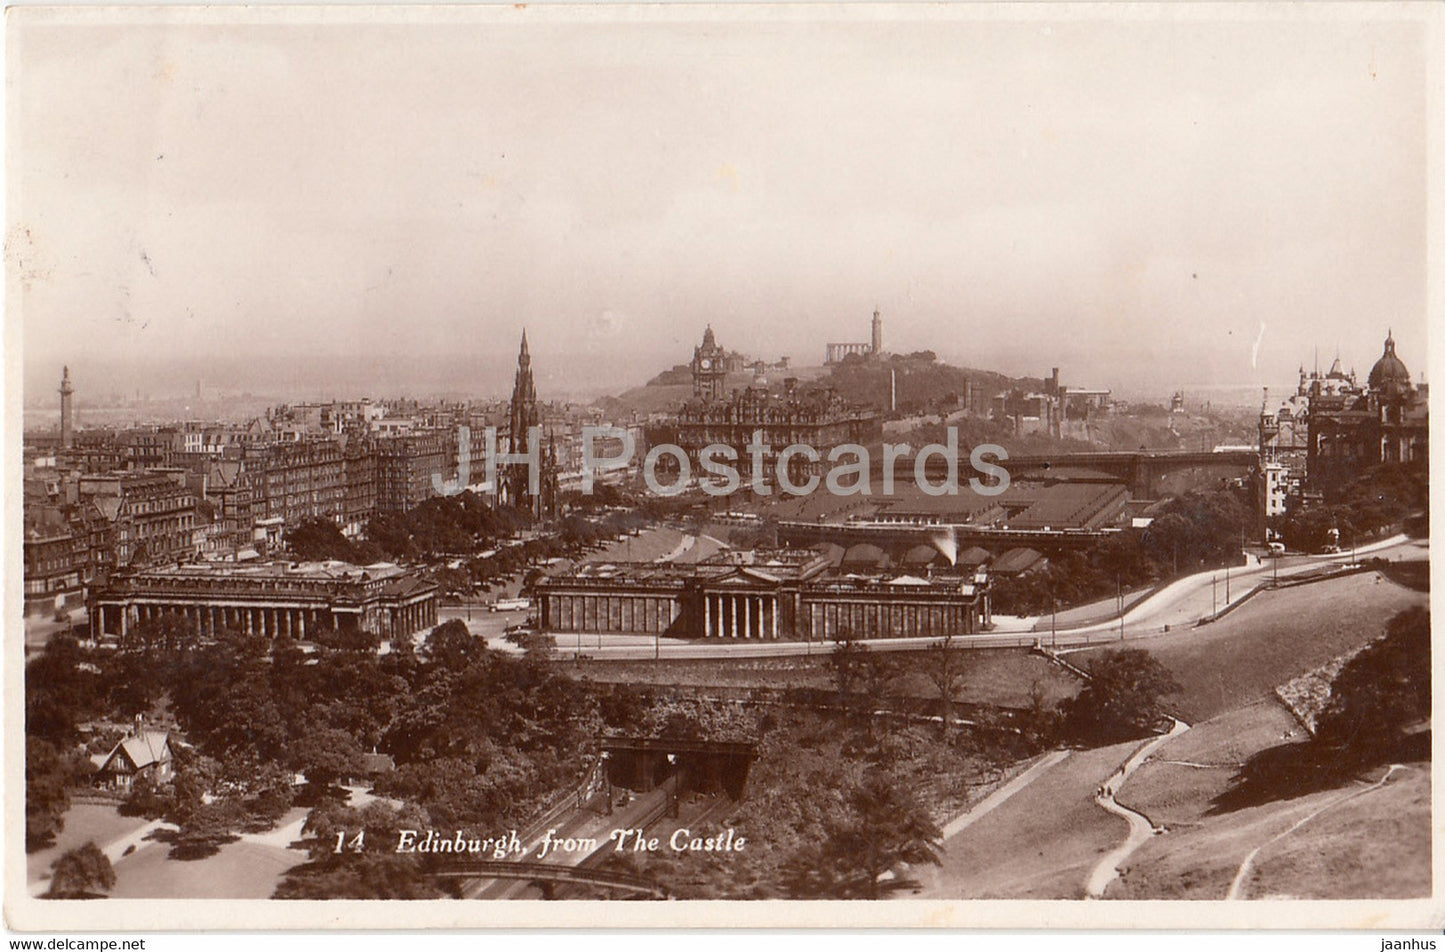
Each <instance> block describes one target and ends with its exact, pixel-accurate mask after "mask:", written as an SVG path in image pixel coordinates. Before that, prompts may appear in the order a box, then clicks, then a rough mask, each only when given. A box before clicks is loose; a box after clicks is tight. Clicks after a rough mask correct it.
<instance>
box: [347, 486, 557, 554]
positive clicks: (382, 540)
mask: <svg viewBox="0 0 1445 952" xmlns="http://www.w3.org/2000/svg"><path fill="white" fill-rule="evenodd" d="M530 523H531V517H530V516H529V515H528V514H527V513H525V512H523V511H521V510H517V509H512V508H510V507H505V506H500V507H499V506H493V505H491V504H490V503H488V502H487V501H486V500H485V499H484V498H483V497H481V496H478V495H477V494H475V493H473V492H471V491H469V490H468V491H465V492H461V493H458V494H457V495H455V496H433V497H432V498H430V499H427V500H425V501H424V502H422V503H421V504H420V505H419V506H417V507H416V508H414V509H411V510H408V511H407V512H406V513H404V514H397V513H378V514H377V515H375V516H373V517H372V518H371V520H370V521H369V522H368V524H367V528H366V538H367V540H368V541H369V542H371V543H372V544H374V545H375V546H376V547H377V549H378V550H379V551H380V552H381V553H382V554H384V555H385V556H386V557H388V558H393V559H406V560H412V559H418V558H423V557H429V556H435V555H439V554H462V553H470V552H475V551H477V550H478V549H481V548H485V547H487V546H489V545H491V544H493V543H494V542H495V541H496V540H498V539H503V538H507V537H509V536H511V535H514V534H515V533H516V532H517V531H518V530H519V529H523V528H525V527H526V526H528V525H529V524H530Z"/></svg>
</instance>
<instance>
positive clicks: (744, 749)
mask: <svg viewBox="0 0 1445 952" xmlns="http://www.w3.org/2000/svg"><path fill="white" fill-rule="evenodd" d="M602 750H603V751H604V753H605V755H606V757H607V779H608V781H609V782H610V783H612V784H613V785H614V786H619V787H626V788H628V789H630V790H636V791H638V792H639V793H646V792H648V791H650V790H653V789H655V788H656V787H658V786H660V785H661V784H663V783H666V782H667V781H669V780H670V779H672V778H674V777H675V778H676V781H675V784H676V793H677V795H678V796H682V795H685V794H689V793H701V794H714V793H721V794H726V795H727V796H728V797H730V798H732V799H733V800H741V799H742V797H743V791H744V790H745V789H746V787H747V781H748V769H749V768H750V767H751V766H752V763H753V761H754V760H756V759H757V747H756V745H754V744H750V743H745V742H739V741H708V740H676V739H668V738H658V737H609V738H605V739H604V740H603V742H602Z"/></svg>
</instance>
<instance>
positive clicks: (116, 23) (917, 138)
mask: <svg viewBox="0 0 1445 952" xmlns="http://www.w3.org/2000/svg"><path fill="white" fill-rule="evenodd" d="M20 13H21V15H20V16H16V17H15V18H14V19H15V22H14V24H13V26H12V37H11V48H10V62H11V81H12V88H11V92H10V99H9V105H10V109H11V118H10V123H11V125H10V131H11V137H10V141H11V147H10V154H9V156H8V160H9V163H10V193H9V204H10V209H11V212H10V221H9V223H8V237H9V239H10V241H9V244H10V246H11V248H12V267H11V271H10V282H11V284H10V287H11V292H12V293H11V301H12V306H15V305H18V308H17V309H18V310H19V311H20V313H21V320H22V333H23V346H24V359H25V363H24V368H25V374H26V379H25V383H26V385H27V387H26V390H27V396H30V394H31V393H33V392H34V391H35V390H45V391H53V390H54V388H55V386H56V383H57V381H58V379H59V368H60V366H61V365H62V364H69V365H71V367H72V373H73V375H76V376H78V377H81V379H86V378H88V382H90V383H91V389H92V392H95V390H96V389H101V388H103V389H118V390H119V391H120V392H122V393H130V392H131V390H132V389H133V387H141V388H143V389H154V388H155V387H156V386H157V385H158V384H166V385H168V384H167V381H166V380H165V378H166V377H167V376H174V375H176V374H183V379H182V380H181V381H180V382H179V383H178V384H177V385H176V386H175V388H174V389H176V390H185V389H188V388H189V387H190V386H192V385H193V382H194V379H195V378H197V377H202V378H207V377H209V376H211V374H210V372H209V371H211V370H214V369H216V368H219V367H222V366H231V365H238V366H239V367H240V368H241V371H243V372H244V373H249V374H251V375H252V378H253V382H252V384H251V386H252V388H253V389H256V390H257V391H258V392H261V391H263V390H265V389H266V387H267V386H268V384H269V385H284V384H285V383H286V379H287V378H285V377H284V374H283V376H282V377H281V378H280V379H276V375H277V374H280V373H282V370H278V369H276V368H269V367H268V364H267V361H268V359H269V358H275V357H280V356H285V355H291V356H292V358H293V359H292V360H291V361H289V362H287V361H282V362H281V363H282V364H283V365H285V364H288V363H289V364H294V363H297V362H298V360H297V358H299V359H300V361H301V362H304V363H307V364H309V366H310V368H311V373H312V374H314V375H315V376H316V377H317V378H319V379H320V381H321V383H322V384H323V385H324V384H325V381H326V378H327V377H328V376H329V375H335V376H336V377H337V378H338V379H340V380H346V381H349V380H352V379H356V378H357V377H361V378H367V377H370V378H372V379H376V380H378V381H382V382H385V381H386V380H388V379H391V378H393V377H395V376H396V375H397V374H398V373H399V371H398V369H397V368H398V367H410V366H415V367H416V368H417V370H416V371H415V374H416V375H422V376H424V375H425V374H426V372H427V371H426V368H427V365H428V361H436V362H437V365H438V366H441V365H443V364H445V365H446V366H447V367H448V368H453V369H448V370H447V376H448V377H449V378H450V377H451V376H459V377H462V378H463V380H462V382H463V383H471V384H472V386H471V388H470V389H472V390H474V391H475V392H478V393H483V394H490V393H504V392H505V390H506V388H507V386H508V384H509V382H510V376H511V368H512V367H513V366H514V365H515V354H516V347H517V341H518V338H519V336H520V333H521V329H522V327H523V326H524V325H525V326H526V328H527V330H528V336H529V341H530V344H531V348H532V352H533V355H534V364H535V366H536V368H537V374H538V384H539V389H541V390H546V389H549V384H551V385H555V386H569V387H573V388H579V389H595V390H599V391H601V390H605V389H607V385H608V384H611V389H612V390H613V391H614V392H615V391H617V390H621V389H625V388H626V387H627V386H631V385H635V384H640V383H642V382H644V381H645V380H646V379H647V378H649V377H651V376H652V375H653V374H655V373H656V372H658V371H659V370H662V369H664V368H666V367H668V366H671V365H673V364H676V363H682V362H685V361H686V360H687V359H688V357H689V356H690V355H691V349H692V347H693V345H694V344H695V343H696V342H697V340H699V339H700V337H701V333H702V329H703V327H704V326H705V325H706V324H707V323H709V322H711V323H712V324H713V326H714V328H715V330H716V331H717V335H718V340H719V343H721V344H722V345H723V346H725V347H728V348H730V349H738V350H742V351H745V352H748V353H752V354H755V355H756V356H760V357H764V358H769V359H771V358H775V357H777V356H778V355H781V354H788V355H790V356H791V357H792V358H793V360H794V362H795V363H799V364H816V363H820V362H821V359H822V351H823V346H824V344H825V343H826V342H828V341H835V340H845V341H846V340H866V339H867V337H868V322H869V318H870V316H871V314H872V311H873V308H874V307H879V308H881V310H882V312H883V318H884V321H885V326H886V330H885V340H886V342H887V345H888V348H889V349H890V350H893V351H895V352H907V351H910V350H917V349H925V348H926V349H931V350H934V351H936V352H937V353H938V354H939V355H940V357H942V358H944V359H946V360H949V361H950V362H953V363H958V364H961V365H965V366H972V367H979V368H986V369H996V370H1000V371H1003V372H1006V373H1011V374H1019V375H1022V374H1028V375H1040V374H1043V373H1046V372H1047V369H1048V367H1049V366H1052V365H1055V364H1058V365H1062V366H1063V367H1064V368H1065V377H1066V378H1067V379H1069V380H1070V381H1071V382H1074V383H1076V384H1078V385H1099V386H1112V387H1115V388H1117V389H1125V390H1127V389H1130V388H1137V389H1144V388H1148V389H1153V390H1156V391H1159V390H1166V389H1168V388H1170V387H1172V386H1178V385H1186V384H1204V383H1218V384H1220V385H1231V386H1235V385H1237V386H1242V385H1252V384H1258V385H1273V386H1278V385H1280V384H1282V383H1285V382H1288V381H1291V380H1292V379H1293V375H1294V372H1295V370H1296V368H1297V367H1298V365H1299V364H1300V363H1301V362H1304V363H1306V364H1309V363H1310V362H1311V360H1312V355H1313V349H1314V348H1315V347H1316V346H1318V347H1319V350H1320V354H1321V361H1322V363H1324V364H1325V365H1328V362H1329V360H1331V359H1332V358H1333V356H1334V354H1335V352H1336V349H1338V351H1339V352H1340V354H1341V356H1342V358H1343V360H1344V362H1345V364H1346V365H1347V366H1348V365H1350V364H1352V363H1353V364H1354V365H1355V367H1356V368H1357V369H1358V370H1359V371H1360V372H1362V373H1363V372H1364V371H1365V370H1367V369H1368V366H1369V364H1370V363H1372V362H1373V360H1374V359H1375V357H1377V356H1378V355H1379V352H1380V346H1381V341H1382V340H1383V338H1384V332H1385V330H1386V328H1387V327H1393V330H1394V334H1395V337H1396V340H1397V341H1399V343H1400V347H1401V355H1402V357H1404V359H1405V361H1406V363H1407V364H1408V365H1409V366H1410V369H1411V372H1412V374H1415V375H1416V376H1418V374H1419V373H1420V372H1421V371H1424V370H1425V369H1426V339H1425V288H1426V264H1425V249H1426V241H1425V237H1426V231H1425V208H1426V181H1425V164H1426V146H1425V143H1426V128H1425V67H1424V62H1425V53H1424V42H1423V31H1422V29H1421V27H1420V25H1419V24H1411V23H1408V22H1369V23H1362V22H1354V23H1351V22H1346V21H1342V20H1333V21H1316V22H1309V21H1302V20H1294V21H1291V22H1284V21H1271V20H1268V19H1256V20H1250V21H1241V22H1238V23H1224V22H1219V21H1217V20H1198V19H1189V18H1180V19H1178V20H1177V21H1175V22H1150V21H1147V20H1144V19H1142V18H1140V19H1134V20H1122V19H1116V20H1113V21H1105V20H1099V19H1092V20H1091V19H1074V20H1070V19H1064V18H1063V17H1062V15H1054V14H1050V15H1049V16H1048V18H1045V17H1042V16H1040V15H1039V14H1038V12H1037V11H1030V12H1028V13H1027V14H1025V13H1023V12H1021V13H1020V14H1019V17H1018V18H1012V19H1005V18H1002V17H987V18H980V19H964V18H963V14H958V13H950V14H948V15H946V16H944V17H943V18H937V16H936V15H934V14H930V13H928V12H927V11H924V10H908V9H906V8H905V9H898V8H892V9H888V10H882V11H880V10H878V9H877V8H872V9H869V8H864V9H861V10H842V11H839V10H837V9H836V8H828V9H827V12H826V13H824V12H821V11H818V12H814V11H801V12H799V11H793V12H791V13H788V14H786V15H778V11H761V12H760V11H758V10H744V11H740V12H739V11H733V12H731V13H729V14H728V15H727V16H726V17H725V18H724V17H723V16H721V15H719V14H717V13H716V12H715V11H712V10H710V9H708V8H702V9H696V8H694V9H693V10H690V11H678V10H671V11H656V10H650V11H639V10H637V9H636V8H624V9H622V10H610V11H605V12H594V13H592V14H589V15H588V16H587V18H586V19H587V20H588V21H589V22H583V18H579V17H578V16H577V15H576V14H575V11H574V13H573V15H572V16H571V19H570V20H569V19H568V18H567V17H566V16H565V15H564V14H565V11H559V10H556V9H552V10H548V9H545V8H538V7H529V8H527V9H526V10H521V11H518V10H513V9H512V8H506V9H504V10H496V9H493V10H489V11H447V12H439V11H430V12H423V11H419V10H394V11H390V12H389V13H387V14H386V16H385V17H384V18H383V19H384V20H385V21H386V22H382V23H367V22H359V21H358V20H355V19H352V20H348V19H347V16H348V15H347V14H334V15H330V16H328V17H327V20H328V22H326V23H325V24H321V23H318V22H315V19H316V15H315V14H314V13H313V14H305V13H303V12H300V11H291V12H289V13H288V14H286V15H285V16H281V17H275V15H274V14H273V15H272V16H273V17H275V18H274V20H273V21H272V22H265V16H264V15H261V14H256V13H241V12H238V11H236V10H234V9H233V10H226V11H223V12H216V11H200V12H197V11H189V12H186V13H184V14H182V13H179V12H177V11H174V10H172V11H165V10H139V9H130V10H120V11H118V12H117V11H114V10H112V11H99V10H97V11H90V12H88V13H84V14H77V13H75V12H68V13H67V12H61V13H53V12H49V11H42V10H35V9H31V10H22V11H20ZM308 16H310V17H311V19H310V20H308V19H307V17H308ZM353 16H356V15H353ZM101 25H103V28H99V27H100V26H101ZM468 360H475V361H476V368H477V371H476V377H475V379H474V380H471V381H467V380H465V377H466V376H467V375H466V372H465V370H457V369H454V368H457V367H465V365H466V362H467V361H468ZM248 364H249V365H250V366H248ZM278 366H279V365H278ZM125 367H131V368H142V369H141V370H140V371H137V372H138V373H144V374H146V375H149V376H152V377H157V378H160V379H159V380H134V381H130V380H127V379H118V380H117V381H116V382H114V383H110V382H105V383H100V382H99V378H103V377H105V376H115V377H124V376H125V375H124V374H121V373H119V372H118V371H117V370H116V368H125ZM146 367H151V368H152V369H151V370H144V368H146ZM156 367H172V368H191V367H194V369H193V370H172V371H169V372H168V371H165V370H163V369H154V368H156ZM82 369H83V370H84V371H85V373H84V374H83V375H82V374H81V373H80V371H81V370H82ZM282 369H284V368H282ZM285 373H293V371H292V370H285ZM77 385H78V386H80V380H77ZM82 389H84V388H83V387H82ZM378 395H386V394H384V393H378Z"/></svg>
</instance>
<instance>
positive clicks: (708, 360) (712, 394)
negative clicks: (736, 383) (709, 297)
mask: <svg viewBox="0 0 1445 952" xmlns="http://www.w3.org/2000/svg"><path fill="white" fill-rule="evenodd" d="M726 378H727V354H726V353H724V352H723V349H722V348H721V347H719V346H718V345H717V339H716V338H714V337H713V335H712V325H711V324H709V325H708V326H707V330H706V331H704V332H703V335H702V345H701V346H699V347H694V348H693V349H692V395H693V396H694V397H702V398H703V399H704V400H720V399H722V395H723V383H724V381H725V380H726Z"/></svg>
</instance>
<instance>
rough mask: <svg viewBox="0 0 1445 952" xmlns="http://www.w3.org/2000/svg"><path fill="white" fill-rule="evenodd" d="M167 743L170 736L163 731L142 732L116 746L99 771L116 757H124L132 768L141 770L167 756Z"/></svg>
mask: <svg viewBox="0 0 1445 952" xmlns="http://www.w3.org/2000/svg"><path fill="white" fill-rule="evenodd" d="M169 742H170V734H168V733H166V732H165V731H142V732H141V733H140V736H138V737H137V736H132V737H127V738H125V739H124V740H122V741H121V742H120V743H118V744H116V745H115V747H113V748H112V749H111V752H110V753H109V754H107V755H106V758H105V760H104V761H103V762H102V763H101V765H100V768H99V769H101V770H104V769H105V768H106V767H108V766H109V765H110V762H111V761H113V760H114V759H115V758H116V757H117V756H124V757H125V759H126V760H127V761H128V762H129V763H130V764H131V766H132V767H134V768H135V769H136V770H142V769H144V768H146V767H149V766H150V765H152V764H155V763H159V762H160V761H162V760H164V759H166V758H167V757H168V756H169V755H168V747H169Z"/></svg>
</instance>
